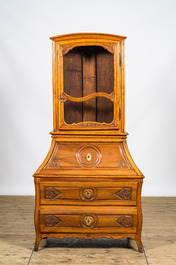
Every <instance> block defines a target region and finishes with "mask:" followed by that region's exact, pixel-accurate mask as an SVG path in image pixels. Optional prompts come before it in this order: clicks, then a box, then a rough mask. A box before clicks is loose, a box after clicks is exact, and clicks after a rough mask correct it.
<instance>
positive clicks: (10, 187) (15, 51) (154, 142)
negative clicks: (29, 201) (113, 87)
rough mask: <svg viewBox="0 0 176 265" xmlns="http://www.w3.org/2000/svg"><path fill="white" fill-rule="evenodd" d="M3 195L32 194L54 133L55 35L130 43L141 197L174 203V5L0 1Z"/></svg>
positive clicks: (132, 134)
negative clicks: (104, 36)
mask: <svg viewBox="0 0 176 265" xmlns="http://www.w3.org/2000/svg"><path fill="white" fill-rule="evenodd" d="M0 25H1V26H0V65H1V71H0V88H1V90H0V92H1V97H0V99H1V102H0V116H1V121H0V125H1V128H0V141H1V145H0V194H9V195H10V194H26V195H30V194H34V185H33V178H32V174H33V173H34V172H35V171H36V169H37V168H38V167H39V165H40V164H41V162H42V161H43V159H44V158H45V156H46V154H47V152H48V150H49V147H50V142H51V138H50V135H49V134H48V133H49V132H50V131H51V130H52V65H51V58H52V57H51V56H52V53H51V41H50V40H49V37H50V36H55V35H60V34H66V33H74V32H98V33H112V34H117V35H125V36H127V37H128V38H127V40H126V131H127V132H128V133H129V136H128V146H129V149H130V152H131V154H132V157H133V159H134V161H135V162H136V164H137V165H138V167H139V168H140V170H141V171H142V172H143V174H144V175H145V177H146V178H145V180H144V185H143V195H145V196H176V156H175V150H176V140H175V139H176V118H175V114H176V106H175V105H176V1H175V0H165V1H162V0H158V1H156V0H147V1H146V0H145V1H144V0H121V1H118V0H117V1H113V0H109V1H104V0H100V1H98V0H97V1H96V0H89V1H84V0H74V1H71V0H62V1H60V0H57V1H56V0H55V1H54V0H48V1H44V0H29V1H27V0H26V1H24V0H21V1H17V0H11V1H10V0H1V1H0Z"/></svg>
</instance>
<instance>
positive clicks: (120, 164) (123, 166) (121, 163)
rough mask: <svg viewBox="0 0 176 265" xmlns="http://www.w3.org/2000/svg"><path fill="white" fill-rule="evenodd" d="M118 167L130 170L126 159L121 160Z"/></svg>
mask: <svg viewBox="0 0 176 265" xmlns="http://www.w3.org/2000/svg"><path fill="white" fill-rule="evenodd" d="M117 167H118V168H121V167H122V168H128V165H127V164H126V162H125V160H124V159H121V160H120V161H119V162H118V164H117Z"/></svg>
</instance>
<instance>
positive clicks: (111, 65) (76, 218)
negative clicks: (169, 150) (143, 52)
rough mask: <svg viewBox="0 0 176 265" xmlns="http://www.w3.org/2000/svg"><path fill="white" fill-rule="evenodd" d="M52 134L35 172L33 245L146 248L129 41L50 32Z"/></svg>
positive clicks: (101, 36) (85, 34) (86, 34)
mask: <svg viewBox="0 0 176 265" xmlns="http://www.w3.org/2000/svg"><path fill="white" fill-rule="evenodd" d="M51 39H52V51H53V61H52V67H53V77H52V80H53V132H52V133H51V135H52V143H51V148H50V150H49V152H48V154H47V156H46V158H45V160H44V161H43V163H42V164H41V166H40V167H39V168H38V170H37V171H36V172H35V174H34V178H35V190H36V200H35V231H36V242H35V247H34V250H36V251H37V250H38V246H39V243H40V240H41V239H42V238H45V237H58V238H62V237H72V236H75V237H78V238H98V237H107V238H110V237H113V238H116V239H118V238H133V239H135V240H136V242H137V245H138V250H139V252H142V251H143V250H142V243H141V232H142V209H141V189H142V183H143V178H144V176H143V174H142V173H141V171H140V170H139V169H138V167H137V166H136V164H135V163H134V161H133V159H132V157H131V155H130V152H129V150H128V147H127V143H126V138H127V133H126V132H125V126H124V124H125V77H124V72H125V71H124V67H125V64H124V39H125V37H123V36H116V35H112V34H96V33H80V34H67V35H61V36H56V37H52V38H51Z"/></svg>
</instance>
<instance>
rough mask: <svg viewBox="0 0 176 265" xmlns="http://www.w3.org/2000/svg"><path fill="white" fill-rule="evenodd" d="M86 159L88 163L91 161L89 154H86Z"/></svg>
mask: <svg viewBox="0 0 176 265" xmlns="http://www.w3.org/2000/svg"><path fill="white" fill-rule="evenodd" d="M86 159H87V161H88V162H90V161H91V160H92V155H91V153H87V155H86Z"/></svg>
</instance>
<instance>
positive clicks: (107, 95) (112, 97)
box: [60, 92, 115, 102]
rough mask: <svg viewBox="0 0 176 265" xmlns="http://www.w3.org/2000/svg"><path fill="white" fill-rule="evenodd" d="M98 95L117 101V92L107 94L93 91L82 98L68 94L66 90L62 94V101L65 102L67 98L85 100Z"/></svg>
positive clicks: (78, 100)
mask: <svg viewBox="0 0 176 265" xmlns="http://www.w3.org/2000/svg"><path fill="white" fill-rule="evenodd" d="M96 97H105V98H107V99H109V100H111V101H112V102H114V101H115V93H114V92H112V93H111V94H107V93H104V92H97V93H92V94H90V95H88V96H85V97H81V98H76V97H72V96H70V95H67V94H66V93H65V92H63V93H62V94H61V96H60V100H61V102H65V101H67V100H70V101H74V102H83V101H86V100H89V99H91V98H96Z"/></svg>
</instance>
